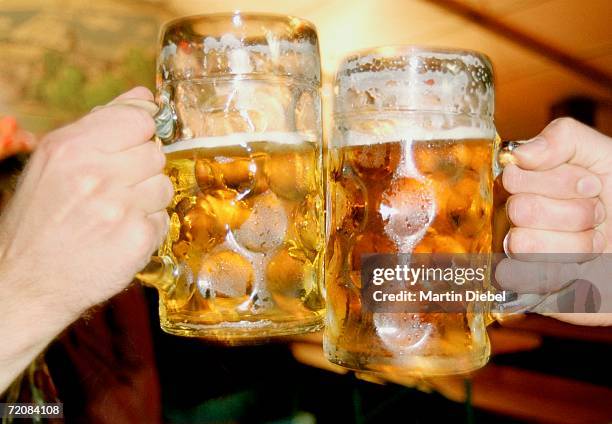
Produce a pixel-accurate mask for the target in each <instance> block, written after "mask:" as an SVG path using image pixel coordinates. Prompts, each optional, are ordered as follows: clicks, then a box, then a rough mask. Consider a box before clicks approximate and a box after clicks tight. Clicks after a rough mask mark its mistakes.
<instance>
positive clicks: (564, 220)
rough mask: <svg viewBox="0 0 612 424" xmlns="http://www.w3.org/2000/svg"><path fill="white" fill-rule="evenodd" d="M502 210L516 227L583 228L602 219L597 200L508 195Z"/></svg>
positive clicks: (603, 210) (564, 229)
mask: <svg viewBox="0 0 612 424" xmlns="http://www.w3.org/2000/svg"><path fill="white" fill-rule="evenodd" d="M506 211H507V213H508V218H509V219H510V221H511V222H512V223H513V224H514V225H516V226H517V227H526V228H534V229H538V230H557V231H585V230H589V229H591V228H594V227H596V226H597V225H599V224H601V223H602V222H603V221H604V219H605V209H604V206H603V203H602V202H601V201H600V200H599V199H571V200H558V199H551V198H548V197H544V196H540V195H538V194H529V193H521V194H515V195H513V196H510V197H509V198H508V202H507V203H506ZM568 217H571V219H568Z"/></svg>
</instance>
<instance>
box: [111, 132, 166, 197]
mask: <svg viewBox="0 0 612 424" xmlns="http://www.w3.org/2000/svg"><path fill="white" fill-rule="evenodd" d="M165 164H166V156H165V155H164V154H163V153H162V152H161V150H160V149H159V147H158V146H157V144H155V143H154V142H152V141H150V142H148V143H145V144H141V145H139V146H136V147H132V148H131V149H129V150H125V151H123V152H119V153H114V154H112V155H110V157H109V164H108V167H107V169H109V170H110V172H111V173H112V174H113V176H114V177H116V178H117V179H118V180H119V181H121V183H122V185H124V186H132V185H135V184H137V183H140V182H142V181H145V180H147V179H148V178H151V177H153V176H155V175H157V174H161V173H162V171H163V169H164V166H165Z"/></svg>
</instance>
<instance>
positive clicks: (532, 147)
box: [512, 137, 548, 157]
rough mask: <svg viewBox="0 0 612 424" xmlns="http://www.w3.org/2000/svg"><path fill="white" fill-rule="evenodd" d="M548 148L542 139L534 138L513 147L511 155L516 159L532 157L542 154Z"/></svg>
mask: <svg viewBox="0 0 612 424" xmlns="http://www.w3.org/2000/svg"><path fill="white" fill-rule="evenodd" d="M547 147H548V142H547V141H546V139H545V138H543V137H535V138H532V139H531V140H529V141H527V142H524V143H521V144H520V145H519V146H518V147H515V148H514V150H513V151H512V153H513V154H514V155H517V156H518V157H527V156H534V155H538V154H540V153H543V152H544V150H546V148H547Z"/></svg>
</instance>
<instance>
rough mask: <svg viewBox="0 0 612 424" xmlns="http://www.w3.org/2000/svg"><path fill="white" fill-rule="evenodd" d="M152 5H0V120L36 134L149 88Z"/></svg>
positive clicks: (156, 12)
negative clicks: (13, 120) (10, 119)
mask: <svg viewBox="0 0 612 424" xmlns="http://www.w3.org/2000/svg"><path fill="white" fill-rule="evenodd" d="M171 17H172V15H171V13H170V12H169V11H168V10H167V8H166V6H165V5H164V2H162V1H154V0H135V1H120V0H96V1H95V2H83V1H75V0H7V1H2V2H0V51H1V52H2V60H1V61H0V116H14V117H15V118H16V119H17V121H18V122H19V123H20V125H21V126H23V127H24V128H26V129H28V130H29V131H32V132H34V133H38V134H40V133H43V132H45V131H48V130H50V129H52V128H54V127H57V126H59V125H61V124H63V123H65V122H67V121H69V120H71V119H74V118H75V117H77V116H80V115H82V114H84V113H86V112H88V111H89V110H91V108H93V107H94V106H96V105H98V104H103V103H105V102H107V101H108V100H110V99H112V98H113V97H114V96H116V95H117V94H119V93H121V92H122V91H125V90H127V89H128V88H130V87H133V86H135V85H144V86H147V87H149V88H151V89H152V88H153V86H154V75H155V56H154V55H155V48H156V42H157V36H158V31H159V27H160V25H161V23H162V22H164V21H165V20H167V19H169V18H171Z"/></svg>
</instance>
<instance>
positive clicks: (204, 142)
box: [162, 131, 317, 154]
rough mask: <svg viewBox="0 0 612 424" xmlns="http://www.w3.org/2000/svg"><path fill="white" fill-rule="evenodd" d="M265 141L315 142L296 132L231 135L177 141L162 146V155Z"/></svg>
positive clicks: (281, 142) (282, 142) (288, 143)
mask: <svg viewBox="0 0 612 424" xmlns="http://www.w3.org/2000/svg"><path fill="white" fill-rule="evenodd" d="M256 141H265V142H268V143H275V144H286V145H295V144H301V143H304V142H307V143H312V142H316V141H317V140H316V139H315V138H314V137H310V138H309V137H308V136H307V135H305V134H300V133H297V132H284V131H268V132H255V133H244V132H243V133H233V134H228V135H223V136H217V137H196V138H190V139H186V140H178V141H176V142H174V143H172V144H169V145H167V146H162V150H163V152H164V153H166V154H168V153H174V152H180V151H182V150H192V149H210V148H214V147H231V146H244V145H245V144H246V143H251V142H256Z"/></svg>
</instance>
